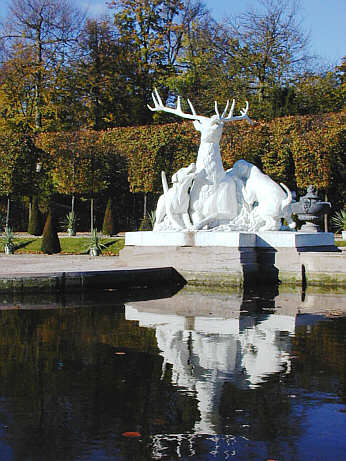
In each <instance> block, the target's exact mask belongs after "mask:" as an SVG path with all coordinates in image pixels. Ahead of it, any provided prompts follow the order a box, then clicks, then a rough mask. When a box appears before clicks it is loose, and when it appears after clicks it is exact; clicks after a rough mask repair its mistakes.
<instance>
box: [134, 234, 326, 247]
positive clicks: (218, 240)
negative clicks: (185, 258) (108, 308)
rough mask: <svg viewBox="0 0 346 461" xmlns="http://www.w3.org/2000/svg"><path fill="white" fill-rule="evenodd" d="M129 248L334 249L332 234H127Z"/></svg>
mask: <svg viewBox="0 0 346 461" xmlns="http://www.w3.org/2000/svg"><path fill="white" fill-rule="evenodd" d="M125 245H134V246H191V247H213V246H215V247H217V246H223V247H236V248H238V247H251V248H254V247H258V248H301V247H319V246H330V245H334V234H333V233H332V232H314V233H311V234H309V233H305V232H288V231H287V232H284V231H267V232H260V233H252V232H237V231H234V232H209V231H192V232H151V231H142V232H126V234H125Z"/></svg>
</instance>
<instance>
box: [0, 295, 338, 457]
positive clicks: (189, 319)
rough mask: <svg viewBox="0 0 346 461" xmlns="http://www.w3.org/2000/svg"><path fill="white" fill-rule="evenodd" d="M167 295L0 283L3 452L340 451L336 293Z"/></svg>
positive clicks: (0, 449) (238, 453)
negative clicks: (56, 291)
mask: <svg viewBox="0 0 346 461" xmlns="http://www.w3.org/2000/svg"><path fill="white" fill-rule="evenodd" d="M171 295H172V293H171V292H169V291H163V292H153V291H145V292H144V291H131V292H127V293H118V292H93V293H84V294H83V295H74V296H71V295H70V296H67V297H66V298H65V299H59V298H57V299H55V298H54V297H50V298H47V299H44V298H40V299H39V301H37V297H35V296H33V297H32V299H30V298H28V297H27V298H25V299H23V298H20V299H16V298H5V296H4V295H0V459H1V460H2V459H3V460H9V461H12V460H13V461H14V460H15V461H22V460H25V461H31V460H42V461H43V460H57V461H65V460H66V461H67V460H68V461H70V460H83V461H89V460H90V461H101V460H102V461H103V460H107V461H108V460H136V461H137V460H139V461H140V460H156V459H163V460H165V459H167V460H177V459H182V460H190V459H196V460H215V459H220V460H223V459H231V460H244V461H245V460H247V461H248V460H266V459H276V460H282V461H283V460H295V461H296V460H305V459H308V460H316V461H320V460H321V461H322V460H333V461H339V460H340V461H341V460H344V459H345V452H346V442H345V427H346V398H345V397H346V389H345V350H346V348H345V346H346V314H345V306H346V302H345V301H346V295H345V294H343V293H336V292H325V293H320V292H313V291H310V292H309V291H308V292H307V293H301V292H300V291H299V290H291V291H286V292H285V291H283V290H282V291H281V292H280V293H279V292H278V291H277V289H275V288H273V289H267V290H266V291H264V292H263V291H262V292H261V293H259V292H250V293H240V292H230V291H218V292H216V291H214V292H210V291H201V290H197V289H191V288H184V289H183V290H181V291H180V292H178V293H176V294H174V295H173V296H171ZM129 435H130V436H131V437H129Z"/></svg>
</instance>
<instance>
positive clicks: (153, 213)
mask: <svg viewBox="0 0 346 461" xmlns="http://www.w3.org/2000/svg"><path fill="white" fill-rule="evenodd" d="M148 218H149V220H150V224H151V227H152V229H154V225H155V221H156V211H155V210H152V211H149V213H148Z"/></svg>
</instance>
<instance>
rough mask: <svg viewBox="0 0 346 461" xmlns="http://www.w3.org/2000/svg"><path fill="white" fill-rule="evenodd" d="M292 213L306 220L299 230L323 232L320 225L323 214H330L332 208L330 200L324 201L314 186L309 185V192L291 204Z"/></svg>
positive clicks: (300, 219) (301, 219)
mask: <svg viewBox="0 0 346 461" xmlns="http://www.w3.org/2000/svg"><path fill="white" fill-rule="evenodd" d="M291 207H292V213H294V214H296V215H297V217H298V219H299V221H306V222H305V224H303V226H302V227H301V229H300V231H299V232H321V229H320V227H319V225H318V223H319V221H320V219H321V216H323V215H324V214H328V213H329V212H330V209H331V204H330V203H329V202H322V201H321V200H320V199H319V197H318V195H317V191H316V189H315V187H314V186H308V188H307V193H306V195H304V196H303V197H301V198H300V200H299V202H295V203H292V204H291Z"/></svg>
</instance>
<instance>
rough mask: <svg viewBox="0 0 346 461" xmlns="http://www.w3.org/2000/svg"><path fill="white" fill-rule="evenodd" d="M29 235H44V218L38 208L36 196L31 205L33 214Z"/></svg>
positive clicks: (31, 215) (31, 214) (29, 225)
mask: <svg viewBox="0 0 346 461" xmlns="http://www.w3.org/2000/svg"><path fill="white" fill-rule="evenodd" d="M28 233H29V234H31V235H41V234H42V217H41V213H40V210H39V208H38V198H37V196H34V197H33V199H32V203H31V213H30V219H29V224H28Z"/></svg>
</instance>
